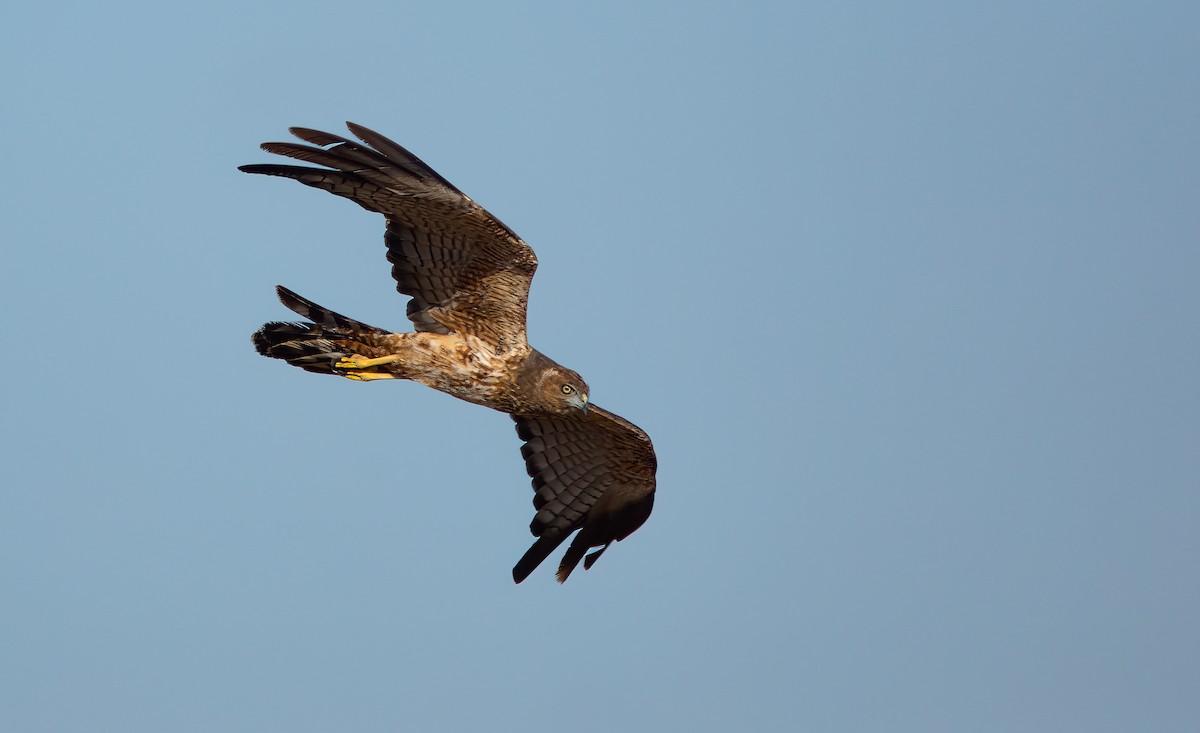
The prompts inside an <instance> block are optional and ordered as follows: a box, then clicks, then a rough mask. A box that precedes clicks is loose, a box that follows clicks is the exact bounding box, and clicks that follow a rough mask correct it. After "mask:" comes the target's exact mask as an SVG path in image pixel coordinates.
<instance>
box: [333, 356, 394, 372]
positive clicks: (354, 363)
mask: <svg viewBox="0 0 1200 733" xmlns="http://www.w3.org/2000/svg"><path fill="white" fill-rule="evenodd" d="M400 358H401V357H400V355H399V354H390V355H388V356H381V357H379V358H378V359H341V360H339V361H338V362H337V363H336V364H334V365H333V366H334V368H335V369H370V368H371V367H377V366H380V365H383V364H391V363H392V362H394V361H400Z"/></svg>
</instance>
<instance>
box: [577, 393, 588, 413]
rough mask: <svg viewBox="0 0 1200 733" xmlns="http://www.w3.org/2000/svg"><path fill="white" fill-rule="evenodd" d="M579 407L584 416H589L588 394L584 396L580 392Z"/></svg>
mask: <svg viewBox="0 0 1200 733" xmlns="http://www.w3.org/2000/svg"><path fill="white" fill-rule="evenodd" d="M578 407H579V409H580V410H581V411H582V412H583V414H585V415H586V414H587V408H588V396H587V395H586V394H584V393H583V392H580V393H579V405H578Z"/></svg>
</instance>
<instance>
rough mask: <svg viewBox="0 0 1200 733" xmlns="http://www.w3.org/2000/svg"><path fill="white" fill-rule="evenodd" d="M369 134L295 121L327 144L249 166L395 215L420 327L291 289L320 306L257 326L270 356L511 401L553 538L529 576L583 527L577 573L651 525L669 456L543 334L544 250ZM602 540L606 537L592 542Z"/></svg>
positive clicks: (400, 267) (290, 148)
mask: <svg viewBox="0 0 1200 733" xmlns="http://www.w3.org/2000/svg"><path fill="white" fill-rule="evenodd" d="M347 126H348V127H349V128H350V131H351V132H352V133H353V134H354V135H355V136H356V137H358V138H359V141H361V142H359V141H354V140H349V139H346V138H343V137H339V136H337V135H332V134H330V133H327V132H319V131H317V130H309V129H306V128H300V127H293V128H291V132H292V134H293V135H295V136H296V137H298V138H299V139H301V140H303V141H305V142H307V143H311V145H301V144H297V143H264V144H263V146H262V149H263V150H265V151H267V152H269V153H276V154H279V155H285V156H287V157H289V158H295V159H297V160H301V161H305V162H307V163H314V164H316V165H319V166H325V167H323V168H313V167H307V166H295V165H244V166H241V168H240V170H243V171H245V172H246V173H261V174H264V175H269V176H282V177H284V178H294V179H295V180H297V181H299V182H301V183H303V184H305V185H307V186H312V187H313V188H320V189H323V190H325V191H329V192H330V193H333V194H336V195H338V196H342V197H345V198H348V199H350V200H351V201H353V202H354V203H356V204H358V205H359V206H361V207H363V208H364V209H366V210H367V211H375V212H379V213H380V214H383V215H384V217H385V218H386V219H387V233H386V234H385V236H384V241H385V243H386V244H387V258H388V261H389V262H391V263H392V277H394V278H395V280H396V289H397V290H398V291H400V293H402V294H403V295H407V296H409V297H410V298H411V300H409V302H408V318H409V320H411V321H412V323H413V326H414V328H415V331H414V332H410V333H393V332H391V331H388V330H386V329H382V328H376V327H375V326H368V325H367V324H365V323H362V322H361V321H356V320H354V319H352V318H347V317H346V316H343V315H340V314H338V313H335V312H333V311H331V310H329V309H328V308H323V307H321V306H319V305H317V304H316V303H313V302H312V301H310V300H306V299H305V298H302V297H300V296H299V295H297V294H296V293H293V292H292V291H290V290H288V289H287V288H284V287H282V286H279V287H277V288H276V290H277V292H278V293H279V299H280V300H281V301H283V304H284V305H285V306H287V307H288V308H289V309H291V310H292V311H294V312H295V313H297V314H299V315H300V316H301V317H303V318H305V319H307V320H306V321H304V322H298V323H296V322H286V323H285V322H273V323H268V324H266V325H264V326H263V327H262V328H261V329H259V330H258V332H256V333H255V334H254V337H253V339H254V346H255V348H256V349H258V353H260V354H262V355H263V356H269V357H272V358H275V359H283V360H284V361H286V362H287V363H289V364H291V365H293V366H298V367H300V368H301V369H306V370H308V371H310V372H317V373H319V374H336V375H339V376H342V377H346V378H347V379H354V380H358V381H364V382H366V381H375V380H381V379H412V380H415V381H417V382H421V383H422V384H427V385H429V386H430V387H433V388H434V389H436V390H440V391H442V392H445V393H446V394H449V395H452V396H454V397H458V398H459V399H462V400H466V401H467V402H473V403H475V404H477V405H483V406H484V407H490V408H492V409H494V410H499V411H501V412H506V413H508V414H509V415H511V416H512V419H513V421H514V422H516V424H517V426H516V427H517V435H518V436H520V438H521V440H522V441H524V445H523V446H522V447H521V455H522V457H524V459H525V468H526V470H527V471H528V473H529V475H530V476H532V477H533V489H534V492H535V493H534V497H533V506H534V508H535V509H536V510H537V514H535V515H534V518H533V522H532V523H530V525H529V529H530V531H531V532H532V533H533V535H534V536H535V537H537V540H536V541H535V542H534V543H533V546H532V547H530V548H529V550H528V551H527V552H526V553H525V555H524V556H523V557H522V558H521V559H520V560H519V561H518V562H517V564H516V566H515V567H513V580H515V581H516V582H518V583H520V582H521V581H522V580H524V579H525V578H526V577H528V576H529V574H530V573H531V572H533V570H534V568H536V567H537V566H538V565H539V564H540V563H541V562H542V561H543V560H545V559H546V558H547V557H548V556H549V555H550V553H552V552H554V550H555V549H556V548H557V547H558V546H559V545H560V544H562V543H563V542H564V541H565V540H566V539H567V537H569V536H570V535H571V533H572V532H574V531H575V530H579V533H578V534H577V535H575V539H574V540H572V541H571V545H570V548H569V549H568V550H567V552H566V554H565V555H564V556H563V559H562V562H561V563H559V566H558V573H557V574H556V577H557V578H558V582H560V583H561V582H563V581H565V580H566V579H567V576H569V575H570V574H571V571H572V570H574V569H575V566H576V565H578V564H579V561H580V560H581V559H583V560H584V561H583V567H584V569H585V570H586V569H588V568H590V567H591V566H592V564H593V563H594V562H596V559H597V558H599V557H600V555H601V554H603V553H604V551H605V550H606V549H608V546H609V545H610V544H612V543H613V542H614V541H620V540H623V539H625V538H626V537H628V536H629V535H630V534H631V533H632V532H633V531H634V530H636V529H637V528H638V527H640V526H642V523H644V522H645V521H646V519H647V517H649V516H650V510H651V508H652V507H653V505H654V487H655V483H654V473H655V469H656V465H657V464H656V460H655V457H654V447H653V445H652V444H651V443H650V438H649V437H648V436H647V435H646V433H645V432H643V431H642V430H641V428H639V427H637V426H636V425H634V424H633V423H631V422H629V421H628V420H625V419H623V418H621V417H619V416H617V415H614V414H612V413H611V412H608V411H607V410H603V409H601V408H599V407H597V406H596V405H593V404H591V402H590V401H589V400H588V394H589V391H588V386H587V384H586V383H585V382H584V381H583V378H582V377H580V376H579V374H577V373H576V372H574V371H572V370H570V369H567V368H566V367H564V366H561V365H560V364H557V363H555V362H554V361H553V360H551V359H550V358H549V357H547V356H545V355H543V354H542V353H541V352H539V351H538V350H537V349H534V348H533V347H532V346H530V345H529V341H528V340H527V339H526V334H525V309H526V304H527V303H528V299H529V283H530V281H531V280H532V279H533V273H534V271H535V270H536V269H537V257H535V256H534V254H533V250H532V249H531V248H530V247H529V245H527V244H525V242H523V241H521V238H520V237H518V236H517V235H516V234H515V233H513V231H512V230H511V229H509V228H508V227H507V226H505V225H504V224H503V223H502V222H501V221H500V220H499V219H497V218H496V217H494V216H492V215H491V214H489V213H488V212H487V211H486V210H485V209H483V207H481V206H479V204H476V203H475V202H474V201H472V200H471V199H470V198H468V197H467V196H466V195H464V194H463V193H462V192H461V191H459V190H458V189H457V188H455V187H454V185H453V184H451V183H450V182H449V181H447V180H446V179H445V178H442V177H441V176H440V175H438V174H437V173H436V172H435V171H434V170H433V169H432V168H430V167H429V166H427V165H425V163H423V162H421V160H420V159H418V158H417V157H416V156H415V155H413V154H412V153H410V152H408V151H407V150H405V149H404V148H402V147H400V146H399V145H397V144H396V143H394V142H392V141H391V140H389V139H387V138H386V137H384V136H382V135H380V134H378V133H376V132H373V131H371V130H368V129H367V128H365V127H362V126H360V125H356V124H353V123H347ZM593 547H599V548H600V549H599V550H597V551H595V552H593V553H591V554H589V555H588V556H587V558H586V559H584V554H585V553H587V551H588V550H589V549H591V548H593Z"/></svg>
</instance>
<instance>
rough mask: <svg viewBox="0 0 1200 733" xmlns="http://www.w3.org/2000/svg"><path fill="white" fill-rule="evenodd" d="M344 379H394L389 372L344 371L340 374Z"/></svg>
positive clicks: (359, 380)
mask: <svg viewBox="0 0 1200 733" xmlns="http://www.w3.org/2000/svg"><path fill="white" fill-rule="evenodd" d="M342 376H343V377H345V378H346V379H353V380H354V381H356V382H371V381H374V380H376V379H395V378H396V377H394V376H393V375H391V374H381V373H379V372H346V373H345V374H343V375H342Z"/></svg>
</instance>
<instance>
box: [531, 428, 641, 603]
mask: <svg viewBox="0 0 1200 733" xmlns="http://www.w3.org/2000/svg"><path fill="white" fill-rule="evenodd" d="M512 418H513V420H514V421H515V422H516V424H517V435H518V436H520V438H521V439H522V440H523V441H525V445H523V446H522V447H521V455H522V456H523V457H524V458H525V468H526V470H527V471H528V472H529V475H530V476H531V477H533V490H534V498H533V506H534V508H536V509H537V514H536V515H535V516H534V518H533V522H532V523H530V525H529V530H530V532H532V533H533V535H534V536H535V537H537V538H538V540H537V541H536V542H535V543H534V544H533V546H532V547H530V548H529V551H528V552H526V553H525V556H524V557H522V558H521V560H520V561H519V562H518V563H517V565H516V567H514V568H513V580H515V581H516V582H518V583H520V582H521V581H522V580H524V579H525V578H526V577H528V576H529V574H530V573H531V572H533V570H534V568H536V567H537V566H538V565H539V564H540V563H541V562H542V561H543V560H545V559H546V558H547V557H548V556H549V555H550V553H552V552H553V551H554V550H555V549H556V548H557V547H558V546H559V545H560V544H562V542H563V541H564V540H566V539H567V537H568V536H570V534H571V532H573V531H575V530H576V529H578V530H579V534H578V535H576V537H575V539H574V540H573V541H572V543H571V547H570V549H568V550H567V553H566V554H565V555H564V557H563V560H562V562H561V564H560V565H559V567H558V573H557V577H558V582H560V583H561V582H563V581H565V580H566V579H567V576H568V575H570V574H571V571H572V570H573V569H574V568H575V566H576V565H577V564H578V563H579V560H580V559H581V558H582V557H583V555H584V553H585V552H587V550H588V549H589V548H591V547H601V546H602V549H601V550H599V551H598V552H594V553H592V554H591V555H590V556H588V559H587V561H585V562H584V568H585V569H587V568H589V567H591V565H592V563H593V562H595V561H596V558H598V557H599V556H600V554H601V553H602V552H604V549H603V548H607V546H608V545H609V544H610V543H612V542H614V541H619V540H623V539H625V538H626V537H628V536H629V535H630V534H631V533H632V532H633V531H634V530H636V529H637V528H638V527H640V526H641V525H642V523H643V522H645V521H646V518H647V517H649V516H650V511H651V509H652V507H653V505H654V487H655V481H654V473H655V470H656V469H657V459H656V458H655V455H654V446H653V445H652V444H651V442H650V438H649V436H647V435H646V433H645V432H644V431H642V429H641V428H639V427H638V426H636V425H634V424H633V423H631V422H629V421H628V420H625V419H624V418H622V417H620V416H618V415H614V414H613V413H611V412H608V411H607V410H604V409H601V408H599V407H596V406H595V405H592V406H591V407H589V408H588V411H587V414H586V415H583V414H581V415H579V416H577V417H576V416H571V417H559V416H543V415H513V416H512Z"/></svg>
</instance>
